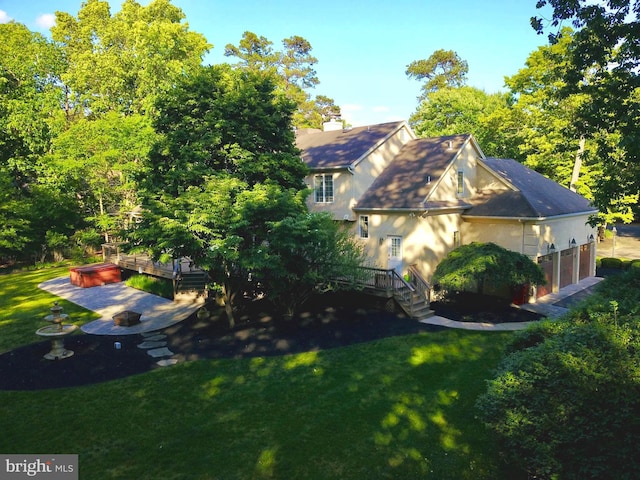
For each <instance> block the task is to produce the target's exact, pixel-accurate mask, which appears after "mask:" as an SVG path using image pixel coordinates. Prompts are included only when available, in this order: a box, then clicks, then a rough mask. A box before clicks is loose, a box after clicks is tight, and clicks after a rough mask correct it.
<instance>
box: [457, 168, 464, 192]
mask: <svg viewBox="0 0 640 480" xmlns="http://www.w3.org/2000/svg"><path fill="white" fill-rule="evenodd" d="M456 193H457V194H458V195H462V194H463V193H464V172H463V171H462V170H458V186H457V188H456Z"/></svg>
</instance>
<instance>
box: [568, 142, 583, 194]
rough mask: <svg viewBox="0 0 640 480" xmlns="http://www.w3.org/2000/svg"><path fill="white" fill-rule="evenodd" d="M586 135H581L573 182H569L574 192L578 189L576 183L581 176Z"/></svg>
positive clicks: (572, 177)
mask: <svg viewBox="0 0 640 480" xmlns="http://www.w3.org/2000/svg"><path fill="white" fill-rule="evenodd" d="M584 144H585V139H584V136H582V137H580V144H579V145H578V151H577V152H576V159H575V161H574V162H573V172H572V173H571V182H570V183H569V189H570V190H571V191H572V192H575V191H576V185H577V184H578V179H579V178H580V168H582V155H583V154H584Z"/></svg>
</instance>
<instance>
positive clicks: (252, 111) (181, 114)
mask: <svg viewBox="0 0 640 480" xmlns="http://www.w3.org/2000/svg"><path fill="white" fill-rule="evenodd" d="M274 89H275V86H274V81H273V76H272V75H270V74H269V73H266V72H261V71H255V70H234V69H232V68H231V67H230V66H228V65H217V66H213V67H203V68H201V69H200V70H199V71H198V72H194V74H193V75H191V76H189V77H185V78H184V79H183V81H182V82H181V83H179V84H177V85H176V86H175V88H174V89H173V90H172V91H171V92H170V93H169V94H167V95H165V96H164V97H163V98H162V99H161V100H160V101H159V102H158V104H157V105H158V110H159V114H158V118H157V120H156V121H155V124H154V126H155V129H156V131H157V132H158V133H159V134H160V139H159V141H158V142H157V144H156V145H155V147H154V148H153V150H152V152H151V154H150V159H149V162H147V164H146V167H145V169H144V170H143V171H142V172H141V181H142V182H143V184H144V185H146V186H147V187H148V188H151V189H153V190H154V191H158V190H163V191H165V192H166V193H168V194H170V195H173V196H177V195H179V194H180V192H182V191H184V190H185V189H186V188H187V187H189V186H200V185H202V184H203V183H204V182H205V177H207V176H208V175H210V174H211V173H212V172H223V173H226V174H228V175H232V176H235V177H236V178H239V179H241V180H242V181H244V182H246V183H247V184H248V185H253V184H255V183H259V182H271V183H277V184H279V185H281V186H283V187H284V188H296V189H301V188H303V187H304V182H303V179H304V176H305V174H306V171H307V170H306V167H305V165H304V164H303V163H302V161H301V159H300V156H299V152H298V150H297V149H296V148H295V146H294V144H293V142H294V132H293V128H292V127H291V113H292V111H293V109H294V105H293V103H291V102H290V101H288V100H287V99H286V98H284V97H282V96H279V95H276V94H275V92H274Z"/></svg>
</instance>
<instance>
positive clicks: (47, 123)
mask: <svg viewBox="0 0 640 480" xmlns="http://www.w3.org/2000/svg"><path fill="white" fill-rule="evenodd" d="M0 58H2V60H1V62H0V189H1V190H2V195H1V197H2V198H0V256H2V257H3V258H12V259H19V260H24V259H27V258H31V259H33V260H42V259H43V256H44V255H46V254H47V253H48V252H49V251H50V249H49V246H50V244H51V243H52V239H54V238H57V239H60V238H63V237H64V238H67V237H68V236H69V235H70V234H71V233H72V232H73V229H74V228H75V227H76V226H77V225H78V224H79V215H78V212H77V210H75V211H74V208H73V206H74V202H73V195H71V194H69V193H68V192H65V191H64V190H60V189H59V188H55V187H52V186H49V185H47V184H46V181H47V179H49V178H51V176H52V175H55V171H53V170H52V169H51V168H50V166H49V165H48V164H47V162H46V161H44V155H45V154H46V153H47V152H48V151H50V148H51V142H52V139H54V138H55V137H56V136H57V135H58V134H59V132H60V131H62V129H63V128H64V125H65V115H64V111H63V109H62V108H61V106H62V105H63V104H64V90H63V89H62V88H61V86H60V83H59V81H58V79H59V76H60V74H61V72H62V71H63V69H64V66H65V64H64V61H63V58H62V56H61V52H60V51H59V50H58V49H57V48H56V47H55V46H54V45H53V44H52V43H51V42H49V41H47V40H46V39H45V38H44V37H43V36H41V35H39V34H37V33H33V32H30V31H29V30H28V29H27V28H26V27H25V26H24V25H21V24H18V23H13V22H11V23H7V24H2V25H0ZM55 243H58V242H57V241H56V242H55Z"/></svg>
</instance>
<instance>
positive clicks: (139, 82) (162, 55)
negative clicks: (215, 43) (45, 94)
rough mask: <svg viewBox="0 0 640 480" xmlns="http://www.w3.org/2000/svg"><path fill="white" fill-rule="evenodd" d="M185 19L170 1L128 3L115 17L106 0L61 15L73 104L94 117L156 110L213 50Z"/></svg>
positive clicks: (58, 31)
mask: <svg viewBox="0 0 640 480" xmlns="http://www.w3.org/2000/svg"><path fill="white" fill-rule="evenodd" d="M184 18H185V16H184V13H183V12H182V10H180V9H179V8H178V7H176V6H174V5H172V4H171V2H170V0H153V1H151V2H150V3H149V4H148V5H147V6H142V5H140V4H139V3H137V2H136V1H135V0H125V2H124V3H123V4H122V8H121V10H120V11H119V12H118V13H116V14H115V15H111V11H110V5H109V2H107V1H105V0H87V1H86V2H85V3H83V4H82V7H81V8H80V11H79V12H78V16H77V17H74V16H72V15H71V14H69V13H65V12H56V25H55V26H54V27H52V29H51V33H52V37H53V39H54V40H55V41H56V42H57V43H58V44H59V45H60V46H61V47H62V48H63V50H64V54H65V58H66V61H67V62H68V68H67V70H66V71H65V72H64V74H63V75H62V80H63V82H64V83H65V85H67V86H68V87H69V88H70V90H71V92H72V94H73V96H72V99H71V101H72V103H73V105H74V106H76V107H79V108H81V109H82V110H83V111H90V112H92V113H93V114H102V113H104V112H107V111H117V112H121V113H125V114H131V113H149V112H152V110H153V105H154V102H155V99H156V98H157V97H158V95H160V94H161V93H163V92H165V91H167V90H168V89H169V88H171V87H172V86H173V84H174V83H175V82H176V79H178V78H179V77H180V76H182V75H183V74H185V73H186V72H189V71H191V70H193V69H194V68H197V67H198V66H199V65H200V64H201V61H202V57H203V55H204V54H205V53H206V52H207V51H208V49H209V47H210V45H209V44H208V43H207V41H206V39H205V38H204V37H203V36H202V35H201V34H199V33H196V32H192V31H190V30H189V25H188V24H187V23H186V22H184V21H183V20H184Z"/></svg>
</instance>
